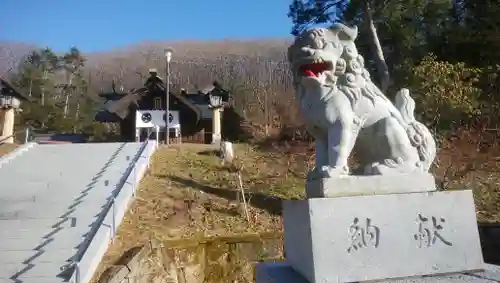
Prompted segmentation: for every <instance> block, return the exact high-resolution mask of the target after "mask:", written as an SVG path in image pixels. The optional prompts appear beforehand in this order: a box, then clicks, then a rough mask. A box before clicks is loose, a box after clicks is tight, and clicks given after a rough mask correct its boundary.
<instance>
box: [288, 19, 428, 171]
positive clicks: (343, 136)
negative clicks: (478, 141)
mask: <svg viewBox="0 0 500 283" xmlns="http://www.w3.org/2000/svg"><path fill="white" fill-rule="evenodd" d="M357 34H358V31H357V28H356V27H354V28H350V27H347V26H345V25H343V24H335V25H333V26H332V27H331V28H314V29H310V30H307V31H305V32H303V33H302V34H301V35H300V36H298V37H297V38H296V40H295V42H294V43H293V44H292V45H291V46H290V48H289V50H288V58H289V61H290V63H291V68H292V72H293V75H294V85H295V89H296V95H297V98H298V102H299V104H300V110H301V112H302V114H303V116H304V118H305V120H306V123H307V127H308V130H309V131H310V133H311V134H312V135H313V136H314V137H315V138H316V168H315V170H313V172H311V173H310V175H309V178H315V177H318V174H320V176H323V177H326V176H328V177H333V176H334V175H344V174H348V173H349V168H348V166H347V159H348V157H349V155H350V154H351V151H352V150H353V148H354V147H355V148H356V151H357V153H359V159H360V162H361V165H362V167H361V168H363V173H364V174H366V175H371V174H389V173H410V172H413V171H428V170H429V168H430V166H431V164H432V162H433V160H434V158H435V156H436V144H435V141H434V138H433V136H432V135H431V133H430V131H429V130H428V129H427V127H425V126H424V125H423V124H422V123H420V122H418V121H416V120H415V117H414V110H415V102H414V100H413V99H412V98H411V97H410V93H409V91H408V89H402V90H400V91H399V92H398V93H397V95H396V100H395V104H393V103H392V102H391V101H390V100H389V99H388V98H387V97H386V96H385V95H384V94H383V93H382V92H381V90H380V89H379V88H378V87H377V86H376V85H375V84H374V83H373V82H372V80H371V79H370V74H369V73H368V71H367V70H366V69H365V68H364V60H363V56H361V55H360V54H359V53H358V50H357V48H356V44H355V42H354V41H355V39H356V37H357ZM325 175H326V176H325Z"/></svg>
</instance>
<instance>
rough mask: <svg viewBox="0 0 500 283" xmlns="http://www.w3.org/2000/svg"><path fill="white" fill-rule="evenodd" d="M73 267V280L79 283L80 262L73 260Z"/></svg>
mask: <svg viewBox="0 0 500 283" xmlns="http://www.w3.org/2000/svg"><path fill="white" fill-rule="evenodd" d="M73 268H74V270H75V271H74V272H75V282H74V283H80V263H79V262H78V261H73Z"/></svg>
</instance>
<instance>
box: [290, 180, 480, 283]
mask: <svg viewBox="0 0 500 283" xmlns="http://www.w3.org/2000/svg"><path fill="white" fill-rule="evenodd" d="M284 222H285V257H286V259H287V261H289V262H290V264H291V265H292V266H293V268H294V269H295V270H296V271H297V272H299V273H300V274H302V276H304V277H305V278H306V279H307V280H309V281H310V282H313V283H319V282H353V281H365V280H381V279H388V278H402V277H408V276H420V275H429V274H444V273H453V272H460V271H474V270H480V269H482V268H483V265H484V263H483V257H482V253H481V247H480V243H479V234H478V229H477V226H476V225H477V224H476V214H475V209H474V201H473V197H472V192H471V191H470V190H467V191H450V192H432V193H413V194H391V195H376V196H357V197H340V198H315V199H309V200H299V201H285V202H284ZM433 222H434V223H433Z"/></svg>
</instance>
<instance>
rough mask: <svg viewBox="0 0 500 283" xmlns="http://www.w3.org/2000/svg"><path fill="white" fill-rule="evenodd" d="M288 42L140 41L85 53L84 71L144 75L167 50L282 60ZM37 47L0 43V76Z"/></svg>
mask: <svg viewBox="0 0 500 283" xmlns="http://www.w3.org/2000/svg"><path fill="white" fill-rule="evenodd" d="M289 44H290V40H286V39H279V38H277V39H261V40H258V39H256V40H238V39H225V40H208V41H200V40H183V41H143V42H139V43H137V44H135V45H131V46H125V47H123V48H118V49H113V50H109V51H106V52H93V53H84V54H83V55H84V56H85V57H86V59H87V62H86V69H87V71H90V72H91V73H99V75H100V76H101V77H102V76H103V75H104V77H108V76H113V75H119V73H120V71H122V70H123V71H127V70H133V73H135V72H136V71H139V70H141V71H143V72H145V71H146V72H147V69H149V68H152V67H156V68H160V69H162V68H164V67H163V66H164V63H163V62H164V59H163V52H164V49H165V48H167V47H172V48H174V50H175V54H174V59H173V63H175V62H176V61H177V62H179V61H196V60H202V61H203V60H207V59H209V60H213V59H215V58H219V57H232V58H234V57H241V58H249V57H250V58H265V59H270V60H284V59H285V56H284V55H285V54H286V53H285V51H286V48H287V47H288V45H289ZM36 48H37V46H35V45H32V44H27V43H22V42H11V41H0V75H4V74H5V73H6V71H8V70H9V69H10V68H13V69H15V67H16V64H17V63H18V62H19V61H20V60H21V59H22V58H23V56H25V55H27V54H28V53H29V52H30V51H31V50H34V49H36Z"/></svg>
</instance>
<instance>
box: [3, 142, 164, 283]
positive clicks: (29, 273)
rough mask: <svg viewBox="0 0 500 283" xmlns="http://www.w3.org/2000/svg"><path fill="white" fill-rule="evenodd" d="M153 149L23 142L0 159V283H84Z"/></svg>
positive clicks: (144, 145)
mask: <svg viewBox="0 0 500 283" xmlns="http://www.w3.org/2000/svg"><path fill="white" fill-rule="evenodd" d="M155 149H156V144H155V143H154V142H151V141H149V142H147V143H100V144H99V143H82V144H50V145H38V144H29V145H25V147H24V148H21V149H19V150H17V151H15V152H13V153H12V154H11V155H8V156H6V157H5V158H3V159H0V239H1V241H0V283H3V282H19V283H21V282H25V283H31V282H33V283H45V282H47V283H48V282H50V283H53V282H54V283H55V282H74V283H81V282H88V281H89V280H90V278H91V277H92V275H93V272H94V270H95V268H96V267H97V265H98V264H99V262H100V260H101V257H102V255H103V254H104V252H105V251H106V249H107V245H108V244H109V241H110V240H111V239H112V238H113V237H114V233H115V231H116V227H117V226H118V225H119V223H120V221H121V219H122V218H123V215H124V214H125V212H126V209H127V207H128V204H129V202H130V200H131V199H132V197H133V196H134V195H135V188H136V185H137V183H138V182H139V180H140V178H141V177H142V175H143V173H144V171H145V169H146V168H147V166H148V164H149V157H150V156H151V154H152V153H153V152H154V150H155Z"/></svg>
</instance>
